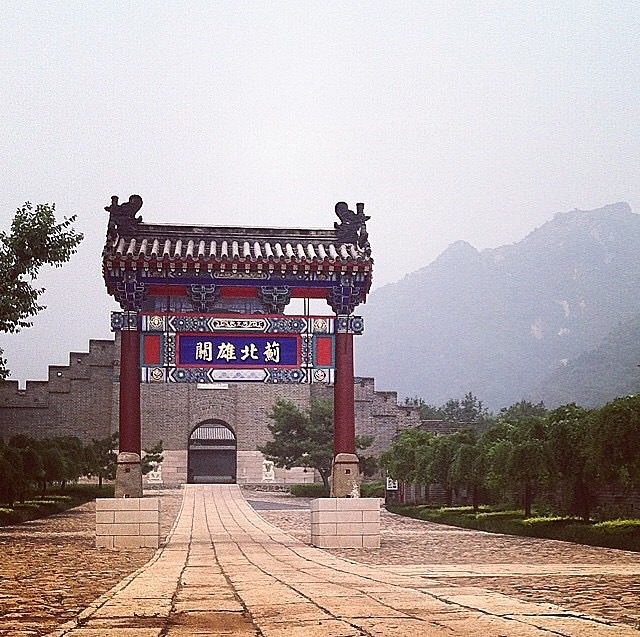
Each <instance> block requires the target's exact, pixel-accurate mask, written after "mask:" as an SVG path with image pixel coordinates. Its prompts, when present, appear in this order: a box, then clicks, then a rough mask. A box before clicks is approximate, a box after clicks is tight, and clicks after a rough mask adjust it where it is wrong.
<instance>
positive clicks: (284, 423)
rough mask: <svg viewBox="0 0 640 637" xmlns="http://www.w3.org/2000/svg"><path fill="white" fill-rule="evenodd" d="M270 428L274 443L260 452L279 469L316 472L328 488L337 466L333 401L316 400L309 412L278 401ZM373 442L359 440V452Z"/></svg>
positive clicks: (260, 448) (357, 445)
mask: <svg viewBox="0 0 640 637" xmlns="http://www.w3.org/2000/svg"><path fill="white" fill-rule="evenodd" d="M268 417H269V418H270V419H271V420H272V421H273V423H272V424H270V425H267V427H268V429H269V431H270V433H271V436H272V438H273V439H272V440H270V441H268V442H266V443H265V444H264V445H262V446H261V447H258V451H260V452H261V453H263V454H264V455H265V457H266V458H267V460H271V461H272V462H273V463H274V464H275V465H276V467H283V468H285V469H291V468H292V467H310V468H313V469H316V471H317V472H318V473H319V474H320V477H321V478H322V482H323V484H324V486H325V488H328V487H329V476H330V475H331V465H332V464H333V404H332V403H331V401H329V400H312V401H311V403H310V405H309V409H308V410H307V411H306V412H303V411H301V410H300V409H299V408H298V407H296V405H294V404H293V403H292V402H290V401H288V400H282V399H278V400H277V401H276V403H275V404H274V406H273V407H272V409H271V412H270V413H269V414H268ZM372 440H373V439H369V440H367V439H363V438H356V449H357V450H363V449H365V448H366V447H367V446H369V445H370V444H371V441H372Z"/></svg>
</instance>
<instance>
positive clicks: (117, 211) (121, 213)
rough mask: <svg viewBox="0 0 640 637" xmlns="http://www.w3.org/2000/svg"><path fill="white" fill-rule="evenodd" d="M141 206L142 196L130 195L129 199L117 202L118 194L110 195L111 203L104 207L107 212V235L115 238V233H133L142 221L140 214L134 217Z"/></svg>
mask: <svg viewBox="0 0 640 637" xmlns="http://www.w3.org/2000/svg"><path fill="white" fill-rule="evenodd" d="M140 208H142V197H141V196H140V195H131V196H130V197H129V201H126V202H125V203H121V204H119V203H118V196H117V195H112V196H111V205H109V206H105V207H104V209H105V210H106V211H107V212H108V213H109V225H108V226H107V237H109V238H110V239H115V238H116V236H117V235H120V236H124V235H132V234H135V231H136V228H137V226H138V224H139V223H141V222H142V216H140V217H136V214H138V211H139V210H140Z"/></svg>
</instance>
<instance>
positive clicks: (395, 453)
mask: <svg viewBox="0 0 640 637" xmlns="http://www.w3.org/2000/svg"><path fill="white" fill-rule="evenodd" d="M435 437H436V436H435V434H433V433H431V432H430V431H423V430H422V429H413V428H412V429H403V430H402V431H400V433H398V435H397V436H396V439H395V440H394V441H393V443H392V444H391V446H390V447H389V448H388V449H387V450H386V451H384V452H383V453H382V454H380V466H381V467H383V468H384V469H385V470H386V471H387V473H388V474H389V477H390V478H393V479H394V480H403V481H404V482H417V481H418V479H419V476H420V474H421V471H420V466H421V459H422V457H423V456H424V453H425V450H427V449H430V448H431V445H432V444H433V441H434V439H435Z"/></svg>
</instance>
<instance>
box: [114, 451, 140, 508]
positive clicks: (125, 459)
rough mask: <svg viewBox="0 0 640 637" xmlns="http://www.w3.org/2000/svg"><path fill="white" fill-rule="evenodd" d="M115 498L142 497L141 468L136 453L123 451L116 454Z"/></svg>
mask: <svg viewBox="0 0 640 637" xmlns="http://www.w3.org/2000/svg"><path fill="white" fill-rule="evenodd" d="M114 497H115V498H141V497H142V468H141V467H140V456H139V455H138V454H137V453H129V452H127V451H123V452H122V453H119V454H118V465H117V467H116V485H115V493H114Z"/></svg>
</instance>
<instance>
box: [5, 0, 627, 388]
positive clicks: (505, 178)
mask: <svg viewBox="0 0 640 637" xmlns="http://www.w3.org/2000/svg"><path fill="white" fill-rule="evenodd" d="M639 24H640V3H638V2H635V1H628V2H624V1H618V2H557V1H556V2H535V3H534V2H531V1H527V2H520V3H518V2H490V1H483V2H431V1H429V2H427V1H422V2H402V1H399V2H398V1H394V2H391V1H389V2H373V1H371V0H368V1H367V2H349V1H348V0H340V1H339V2H323V1H317V2H302V1H299V2H294V1H291V2H277V1H271V2H240V1H238V0H233V1H229V2H196V1H190V2H134V1H131V2H98V1H93V2H88V1H86V2H71V1H66V2H56V1H51V0H48V1H47V2H40V1H38V2H25V1H20V2H9V1H7V0H4V2H2V4H1V5H0V69H1V77H2V90H1V91H0V131H1V133H0V134H1V143H0V165H1V166H2V186H3V187H2V191H1V195H0V225H1V226H2V227H3V228H6V227H7V226H8V224H9V222H10V219H11V216H12V215H13V212H14V211H15V209H16V208H17V207H18V206H19V205H20V204H21V203H23V202H24V201H27V200H29V201H31V202H33V203H41V202H55V203H56V205H57V209H58V212H59V214H60V215H67V216H68V215H71V214H77V215H78V223H77V226H78V227H79V229H80V230H81V231H83V232H84V233H85V240H84V242H83V244H82V246H81V248H80V251H79V253H78V254H77V255H76V256H74V257H73V259H72V261H71V262H70V263H69V264H67V265H66V266H65V267H64V268H62V269H59V270H51V271H48V272H45V273H43V275H42V277H41V279H40V281H41V283H42V285H44V286H45V287H46V288H47V294H46V296H45V297H44V302H45V304H46V305H47V306H48V309H47V310H46V311H45V312H43V313H42V314H41V315H40V316H38V317H37V318H36V320H35V325H34V327H33V328H31V329H29V330H25V331H24V332H22V333H21V334H19V335H17V336H4V335H3V336H2V338H0V342H1V343H2V346H3V347H5V350H6V354H7V356H8V358H9V365H10V367H11V369H12V370H13V378H20V379H25V378H31V379H38V378H45V376H46V369H47V365H48V364H66V363H67V354H68V352H69V351H70V350H72V349H73V350H76V351H86V350H87V347H88V340H89V338H103V337H107V338H108V337H110V332H109V327H108V325H109V310H111V309H117V308H116V306H115V304H114V303H113V302H112V301H111V300H110V299H109V298H108V297H107V295H106V292H105V288H104V284H103V282H102V278H101V265H100V254H101V250H102V246H103V242H104V235H105V230H106V222H107V216H108V215H107V213H106V212H104V210H103V207H104V206H105V205H107V204H108V203H109V199H110V196H111V195H112V194H117V195H119V196H120V197H121V198H122V199H126V198H128V197H129V195H130V194H132V193H138V194H140V195H141V196H142V197H143V199H144V206H143V208H142V211H141V213H142V215H143V217H144V220H145V221H149V222H159V223H163V222H174V223H175V222H184V223H195V224H198V223H200V224H214V225H215V224H220V225H229V224H238V225H274V226H293V227H296V226H302V227H331V225H332V224H333V222H334V214H333V207H334V204H335V202H336V201H339V200H345V201H347V202H349V203H350V204H352V205H353V204H355V203H356V201H364V202H365V204H366V208H365V209H366V211H367V213H368V214H370V215H371V216H372V219H371V221H370V223H369V235H370V240H371V243H372V246H373V256H374V258H375V262H376V265H375V272H374V283H375V286H380V285H383V284H385V283H389V282H392V281H394V280H397V279H399V278H401V277H402V276H403V275H404V274H406V273H408V272H410V271H413V270H416V269H418V268H420V267H422V266H424V265H426V264H428V263H429V262H430V261H431V260H433V258H435V257H436V256H437V255H438V254H439V253H440V252H441V251H442V250H443V249H445V248H446V247H447V245H448V244H450V243H452V242H453V241H455V240H458V239H464V240H467V241H469V242H470V243H472V244H473V245H475V246H476V247H478V248H485V247H495V246H498V245H502V244H505V243H512V242H514V241H517V240H520V239H521V238H522V237H523V236H525V235H526V234H527V233H528V232H529V231H531V230H533V229H534V228H535V227H536V226H539V225H541V224H542V223H544V222H545V221H547V220H549V219H550V218H551V217H552V216H553V214H554V213H555V212H558V211H565V210H571V209H573V208H581V209H589V208H595V207H599V206H601V205H604V204H606V203H611V202H614V201H621V200H623V201H628V202H629V203H630V204H631V206H632V208H633V209H634V210H635V211H636V212H637V211H640V158H639V151H640V143H639V142H640V133H639V131H640V68H639V66H640V65H639V55H640V54H639V51H640V35H639V34H640V27H639V26H638V25H639ZM327 310H328V308H327ZM362 371H363V372H366V371H367V370H362Z"/></svg>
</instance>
